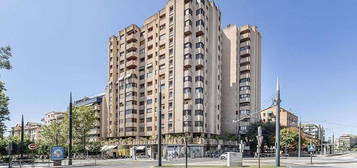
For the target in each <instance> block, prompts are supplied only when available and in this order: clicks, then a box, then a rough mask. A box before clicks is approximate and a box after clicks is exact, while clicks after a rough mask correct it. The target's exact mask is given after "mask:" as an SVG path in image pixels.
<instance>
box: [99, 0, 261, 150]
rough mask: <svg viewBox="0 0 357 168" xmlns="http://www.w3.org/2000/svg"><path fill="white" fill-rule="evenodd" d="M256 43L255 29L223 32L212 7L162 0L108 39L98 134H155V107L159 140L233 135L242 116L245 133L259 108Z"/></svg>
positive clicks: (203, 0) (202, 1)
mask: <svg viewBox="0 0 357 168" xmlns="http://www.w3.org/2000/svg"><path fill="white" fill-rule="evenodd" d="M260 39H261V37H260V33H259V32H258V30H257V27H256V26H250V25H246V26H242V27H237V26H229V27H227V28H226V29H224V30H223V29H222V28H221V12H220V10H219V8H218V7H217V6H216V4H215V3H214V2H213V1H209V0H168V1H167V3H166V6H165V7H164V8H163V9H162V10H160V11H159V12H157V13H155V14H154V15H153V16H151V17H149V18H147V19H145V21H144V24H143V26H137V25H134V24H133V25H130V26H128V27H126V28H124V29H122V30H120V31H119V32H118V34H117V35H114V36H112V37H110V38H109V44H108V46H109V48H108V55H109V57H108V62H109V65H108V83H107V85H106V88H105V95H104V97H103V106H102V109H103V115H102V136H103V137H104V138H108V139H111V138H116V139H117V138H119V139H121V138H128V137H130V138H134V139H138V138H139V137H140V138H149V137H155V136H157V127H158V125H157V123H158V122H157V120H158V112H159V109H160V108H159V107H160V105H161V113H162V114H161V118H162V125H161V128H162V133H163V135H164V137H167V136H171V135H174V136H176V135H177V136H183V135H187V134H188V135H190V136H191V137H193V138H195V137H201V138H207V139H209V138H210V137H211V136H212V135H214V136H216V135H221V134H223V133H225V132H228V133H235V132H236V131H237V129H235V127H236V125H235V124H234V123H232V120H233V119H237V118H239V117H240V116H245V117H246V119H245V120H244V121H242V125H241V129H246V127H247V126H248V125H249V123H251V122H255V121H256V119H255V118H254V117H251V115H252V114H255V113H254V112H256V111H259V110H260V64H261V63H260V62H261V61H260V57H261V56H260V55H261V53H260ZM160 95H161V97H160ZM160 102H161V104H160ZM104 111H105V112H104ZM247 116H248V117H247ZM258 118H259V115H258ZM164 143H165V142H164ZM138 144H142V143H141V142H138ZM210 144H212V142H211V143H210Z"/></svg>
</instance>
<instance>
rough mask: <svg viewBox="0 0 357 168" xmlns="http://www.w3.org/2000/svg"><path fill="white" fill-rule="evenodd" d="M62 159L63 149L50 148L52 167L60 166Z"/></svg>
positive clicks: (58, 147)
mask: <svg viewBox="0 0 357 168" xmlns="http://www.w3.org/2000/svg"><path fill="white" fill-rule="evenodd" d="M63 159H64V147H62V146H53V147H52V148H51V160H52V161H54V166H61V165H62V160H63Z"/></svg>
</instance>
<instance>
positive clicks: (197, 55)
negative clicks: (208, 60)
mask: <svg viewBox="0 0 357 168" xmlns="http://www.w3.org/2000/svg"><path fill="white" fill-rule="evenodd" d="M203 58H204V55H203V54H202V53H199V54H196V59H203Z"/></svg>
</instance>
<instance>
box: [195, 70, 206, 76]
mask: <svg viewBox="0 0 357 168" xmlns="http://www.w3.org/2000/svg"><path fill="white" fill-rule="evenodd" d="M196 75H197V76H205V75H204V71H203V70H199V71H196Z"/></svg>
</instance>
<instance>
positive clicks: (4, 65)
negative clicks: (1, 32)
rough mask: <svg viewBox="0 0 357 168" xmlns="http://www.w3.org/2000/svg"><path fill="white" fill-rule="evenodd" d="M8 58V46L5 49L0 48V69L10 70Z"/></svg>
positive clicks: (9, 52)
mask: <svg viewBox="0 0 357 168" xmlns="http://www.w3.org/2000/svg"><path fill="white" fill-rule="evenodd" d="M10 57H12V54H11V48H10V47H9V46H7V47H0V69H7V70H9V69H11V68H12V67H11V64H10Z"/></svg>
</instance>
